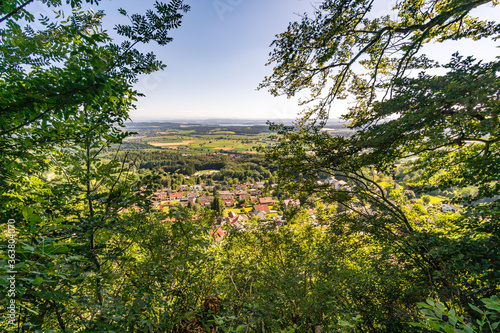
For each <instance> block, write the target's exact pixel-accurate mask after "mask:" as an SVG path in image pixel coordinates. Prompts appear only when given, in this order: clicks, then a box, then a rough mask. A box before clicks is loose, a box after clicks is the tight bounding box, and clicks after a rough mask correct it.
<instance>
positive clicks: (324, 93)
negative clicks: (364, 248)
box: [261, 0, 500, 305]
mask: <svg viewBox="0 0 500 333" xmlns="http://www.w3.org/2000/svg"><path fill="white" fill-rule="evenodd" d="M496 4H498V2H497V1H461V0H452V1H439V0H437V1H413V0H407V1H398V2H397V4H396V6H395V7H394V12H395V14H396V15H395V17H396V19H391V18H390V17H389V16H385V17H379V18H374V19H368V18H367V16H368V15H369V14H370V11H371V9H372V6H373V1H364V0H358V1H354V0H353V1H348V0H347V1H342V0H332V1H324V2H323V3H322V4H321V5H320V6H319V8H318V9H317V10H316V11H315V16H314V17H313V18H309V17H307V16H305V17H304V18H303V19H302V21H301V22H295V23H292V24H290V25H289V27H288V30H287V31H286V32H284V33H282V34H280V35H279V36H278V39H277V40H276V41H275V42H274V43H273V45H274V46H275V49H274V51H273V52H272V54H271V59H270V63H272V64H275V68H274V72H273V74H272V75H271V76H270V77H268V78H266V80H265V81H264V83H263V84H262V85H261V88H262V87H269V88H270V90H271V93H273V94H275V95H279V94H285V95H288V96H293V95H294V94H296V93H298V92H299V91H301V90H303V89H307V90H308V91H310V92H311V99H309V100H306V101H304V104H307V103H308V102H313V101H315V102H316V101H319V102H318V103H317V104H316V105H313V106H311V107H309V108H307V109H305V111H304V113H303V117H302V118H300V119H299V120H300V121H299V122H298V123H299V124H302V125H307V126H302V127H301V126H297V127H285V126H282V125H273V126H272V129H274V130H275V131H277V132H278V134H281V138H280V142H279V144H278V145H277V146H276V147H274V148H272V149H271V150H270V152H269V153H268V160H269V161H270V162H271V161H276V162H277V163H278V164H279V165H280V166H281V168H280V170H279V172H280V180H281V181H282V183H283V184H284V186H285V187H287V188H288V190H289V191H296V192H297V191H299V192H306V193H315V194H317V195H318V196H320V197H322V198H323V200H324V201H327V202H332V203H338V204H339V208H342V207H344V208H345V210H344V209H343V210H344V212H343V213H342V214H339V215H338V216H337V217H336V218H335V219H334V220H333V221H331V229H332V230H333V231H334V232H335V233H345V232H355V233H363V234H366V235H370V237H372V238H373V239H376V240H378V242H380V244H383V245H384V246H386V247H387V248H388V249H390V251H391V252H392V254H393V255H395V256H396V257H398V258H399V259H400V260H402V261H403V262H405V265H410V266H411V267H412V269H415V274H417V275H419V276H420V278H421V279H422V280H421V281H422V282H423V283H424V285H425V284H426V285H427V287H428V288H429V289H428V291H430V290H434V292H437V293H438V294H439V295H440V297H442V299H443V300H446V301H447V302H458V303H460V304H462V305H466V304H467V302H469V301H470V300H474V301H477V297H478V296H481V295H483V296H491V295H493V294H495V293H496V292H497V289H496V287H495V286H498V283H499V277H500V276H499V275H498V274H497V272H498V265H499V262H498V258H499V256H498V251H497V250H496V249H497V248H499V246H498V245H499V244H500V238H499V234H498V226H497V223H496V221H498V220H499V218H500V215H499V209H498V204H499V203H498V190H499V189H498V180H499V171H500V170H499V169H498V162H499V161H498V152H499V150H498V149H499V146H498V134H499V132H498V131H499V121H498V119H499V115H498V110H499V109H498V102H499V85H498V83H499V78H498V68H499V67H498V66H499V64H498V62H492V63H480V62H477V61H474V59H472V58H463V57H461V56H459V55H454V56H453V58H452V59H451V61H450V63H449V64H447V65H445V66H442V67H441V68H442V69H444V71H445V72H446V74H444V75H441V76H434V75H429V74H426V73H425V72H422V74H420V75H419V76H418V77H411V76H409V75H408V73H409V69H421V70H427V69H429V68H431V67H436V66H438V65H437V64H436V63H435V62H433V61H431V60H430V59H428V58H427V57H426V56H425V55H423V54H421V53H420V51H421V48H422V46H423V45H424V44H425V43H429V42H432V41H438V42H441V41H446V40H456V39H462V38H471V39H481V38H494V37H497V36H498V34H499V31H500V25H499V24H497V23H496V22H488V21H484V20H480V19H479V18H474V17H471V16H470V15H469V13H470V12H471V10H473V9H474V8H477V7H479V6H485V5H496ZM348 93H351V94H354V96H355V98H356V103H355V105H354V106H353V107H351V108H350V110H349V112H348V113H347V114H345V115H344V116H343V118H344V119H345V120H346V121H347V122H348V126H349V127H350V129H351V130H352V131H353V133H354V134H353V135H352V136H350V137H335V136H331V135H329V134H327V133H326V132H324V131H322V130H321V127H322V126H323V125H324V123H325V121H326V120H327V119H328V114H329V110H330V108H331V107H332V106H333V105H334V100H335V99H338V98H345V97H346V96H347V94H348ZM318 120H319V125H318V126H316V125H315V124H318V122H317V121H318ZM308 121H310V122H308ZM400 162H407V163H409V164H410V167H411V168H412V169H411V170H414V171H420V172H421V177H419V178H418V179H417V180H416V181H415V182H414V183H413V184H406V185H407V186H411V185H413V186H416V188H415V189H416V190H417V193H418V191H420V192H422V191H427V190H431V189H449V188H451V187H455V188H465V187H467V186H475V187H477V188H478V191H477V194H474V195H469V196H461V197H456V198H455V199H454V203H455V204H460V205H463V206H464V207H463V209H462V211H461V213H460V214H458V215H453V216H452V217H450V216H448V215H446V214H435V215H434V216H432V217H430V216H427V215H426V214H425V212H424V210H423V209H422V207H420V206H418V204H415V203H413V204H412V203H411V202H410V201H409V200H407V198H405V197H404V195H403V193H402V192H401V191H400V190H393V191H391V192H389V191H388V189H387V188H384V186H382V185H381V184H379V183H377V181H376V179H377V178H376V173H377V172H386V173H388V172H390V171H391V170H393V169H394V168H395V167H396V163H400ZM325 173H326V174H329V175H333V176H339V177H343V178H344V179H346V180H347V184H345V185H344V186H342V187H340V188H337V189H336V190H335V189H334V188H333V187H332V186H330V185H328V184H318V182H317V181H318V176H319V175H321V174H325ZM472 263H475V264H472ZM408 267H409V266H407V267H406V268H405V269H408ZM427 287H426V288H427Z"/></svg>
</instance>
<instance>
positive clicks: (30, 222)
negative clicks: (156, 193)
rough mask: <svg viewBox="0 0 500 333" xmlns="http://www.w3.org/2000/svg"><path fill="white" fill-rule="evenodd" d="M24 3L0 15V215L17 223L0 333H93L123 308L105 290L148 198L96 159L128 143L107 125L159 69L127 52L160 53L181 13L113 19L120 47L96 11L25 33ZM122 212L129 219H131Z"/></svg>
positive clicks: (118, 170) (125, 256)
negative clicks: (8, 315)
mask: <svg viewBox="0 0 500 333" xmlns="http://www.w3.org/2000/svg"><path fill="white" fill-rule="evenodd" d="M31 2H32V1H26V2H22V3H21V2H19V1H7V2H3V3H2V5H1V6H0V10H1V14H2V15H3V16H2V17H1V18H0V22H2V23H3V25H4V26H3V27H1V29H0V34H1V35H2V44H1V45H0V53H1V55H2V56H1V57H0V63H1V68H2V72H1V73H0V87H1V93H0V110H1V113H0V157H1V158H0V174H1V176H2V177H1V181H0V182H1V183H0V188H1V195H2V200H1V204H0V216H1V218H2V221H7V219H15V220H16V221H17V223H16V230H17V234H16V241H17V244H18V246H17V253H16V258H15V260H16V265H15V267H16V270H17V272H18V275H17V280H16V281H17V284H16V305H17V306H18V311H17V312H16V323H17V324H16V325H15V326H12V325H7V323H4V322H2V325H4V326H2V329H5V330H13V331H18V332H21V331H26V330H29V331H33V330H40V331H41V330H43V331H45V330H60V331H63V332H66V331H82V332H83V331H86V332H92V331H93V332H96V331H105V330H107V329H108V328H109V327H110V326H109V325H110V323H111V322H113V321H114V322H116V321H120V320H122V319H121V318H122V317H120V315H119V313H120V306H131V305H132V303H127V302H123V299H122V297H121V294H120V292H121V289H120V286H119V285H117V282H119V281H121V282H123V281H124V279H125V278H126V274H125V273H123V271H122V272H121V273H122V274H121V275H120V274H116V272H117V268H118V267H121V266H123V265H124V264H125V263H126V262H127V261H128V260H131V259H130V256H131V255H132V253H131V252H130V248H131V247H132V248H133V243H134V242H133V237H132V236H131V234H130V233H131V232H132V231H133V230H134V229H137V227H136V225H135V224H136V223H140V221H146V220H147V219H148V218H151V216H150V214H149V202H150V196H149V194H150V192H149V190H148V189H146V188H145V187H142V188H141V186H140V184H137V183H135V182H134V179H132V178H131V177H130V175H129V173H128V172H127V168H128V166H127V165H125V164H122V163H121V162H120V161H119V160H118V158H117V155H115V156H108V157H107V159H102V153H103V152H109V150H110V149H114V148H112V145H116V144H120V143H121V142H122V140H123V139H124V138H125V137H126V136H127V135H128V134H129V133H127V132H124V131H123V130H122V129H119V128H117V127H120V126H122V127H123V122H124V121H125V120H127V119H129V116H128V111H129V110H130V109H131V108H133V107H134V102H135V101H136V99H137V97H139V96H141V94H139V93H138V92H137V91H135V90H134V89H132V84H133V83H134V82H136V80H137V76H138V75H139V74H143V73H144V74H149V73H152V72H154V71H157V70H161V69H163V68H164V67H165V65H163V64H162V63H161V62H160V61H158V60H157V59H156V57H155V55H154V54H152V53H148V54H143V53H141V52H139V51H138V50H137V49H135V47H136V45H137V44H139V43H148V42H150V41H155V42H157V43H158V44H160V45H164V44H167V43H169V42H170V41H171V40H172V39H171V38H170V37H169V35H168V32H169V30H171V29H174V28H177V27H178V26H179V25H180V23H181V18H182V13H183V12H186V11H187V10H189V7H188V6H187V5H184V4H183V2H182V1H181V0H173V1H171V2H170V3H168V4H164V3H159V2H157V3H156V4H155V10H148V11H147V12H146V15H139V14H133V15H131V16H129V17H128V14H127V13H126V12H125V11H124V10H120V12H121V13H122V14H123V15H124V16H127V17H128V18H129V19H130V21H131V25H117V26H116V31H117V33H118V34H119V35H121V36H123V37H124V39H125V41H124V42H123V43H121V44H119V45H118V44H113V43H112V40H111V38H110V37H109V36H108V34H107V33H106V32H105V31H104V30H102V28H101V21H102V19H103V17H104V13H103V12H102V11H98V12H93V11H91V10H89V11H82V10H80V9H78V7H79V6H80V5H81V4H82V1H67V4H68V5H69V7H71V9H72V11H71V13H70V14H69V15H68V16H67V17H66V16H65V14H64V13H63V12H62V11H61V12H59V15H58V17H57V18H56V20H54V21H50V20H49V19H48V18H46V17H42V18H41V19H40V20H39V24H40V26H41V27H42V28H41V29H39V30H35V29H34V28H33V27H31V26H30V25H29V24H30V22H33V20H34V18H33V15H31V14H30V12H29V9H30V8H29V6H28V5H29V4H30V3H31ZM87 2H88V3H91V4H97V3H98V1H93V0H89V1H87ZM44 3H46V4H47V5H50V6H55V7H58V6H61V2H60V1H44ZM23 20H24V21H23ZM23 22H24V23H23ZM21 24H27V25H26V27H24V28H21ZM48 172H55V173H56V176H57V177H56V179H55V180H52V181H50V180H48V179H47V177H45V175H46V174H47V173H48ZM127 209H128V210H130V209H133V210H138V211H139V212H138V213H137V214H135V216H134V217H133V219H131V218H130V214H128V213H124V212H125V211H126V210H127ZM2 238H3V237H2ZM20 244H23V246H21V245H20ZM2 259H3V260H4V259H6V257H5V256H4V254H3V253H2ZM5 269H6V266H4V265H2V273H4V270H5ZM118 271H119V270H118ZM128 273H130V272H128ZM4 278H5V275H4V274H2V284H6V283H7V281H6V280H5V279H4ZM6 301H8V299H7V298H2V302H4V304H6V303H5V302H6ZM136 319H137V320H143V319H144V318H136ZM5 325H7V326H5ZM118 327H121V328H119V329H118V330H123V329H124V327H123V326H118ZM140 330H142V329H140Z"/></svg>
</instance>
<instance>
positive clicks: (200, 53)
mask: <svg viewBox="0 0 500 333" xmlns="http://www.w3.org/2000/svg"><path fill="white" fill-rule="evenodd" d="M167 1H168V0H164V2H167ZM154 2H155V1H154V0H140V1H139V0H127V1H117V0H102V1H101V3H100V5H99V6H98V7H96V8H95V9H103V10H104V11H105V13H106V15H107V16H106V17H105V19H104V27H105V28H106V29H108V30H112V28H113V26H114V25H115V24H116V23H127V21H126V18H125V17H123V16H121V15H119V14H118V8H119V7H122V8H124V9H126V10H127V11H128V12H129V14H131V13H141V14H143V13H145V11H146V9H148V8H153V4H154ZM185 2H186V3H187V4H189V5H190V6H191V11H190V12H188V13H187V14H185V16H184V20H183V23H182V26H181V27H180V28H179V29H177V30H174V31H172V33H171V36H172V37H174V41H173V42H172V43H170V44H168V45H166V46H163V47H160V46H158V45H155V44H148V45H144V46H142V47H141V50H142V51H143V52H148V51H153V52H154V53H156V55H157V56H158V58H159V59H161V60H162V61H163V62H164V63H165V64H166V65H167V68H166V69H165V70H164V71H162V72H157V73H154V74H152V75H149V76H143V77H141V78H140V80H139V82H138V84H137V85H136V89H137V90H139V91H140V92H142V93H144V94H145V95H146V97H144V98H142V99H140V100H139V101H138V103H137V110H134V111H132V112H131V117H132V119H133V120H135V121H140V120H153V119H154V120H167V119H180V118H182V119H186V118H188V119H189V118H190V119H207V118H245V119H250V118H258V119H292V118H295V117H296V116H297V114H298V113H299V112H300V110H301V109H302V107H301V106H298V105H297V101H298V99H287V98H286V97H273V96H271V95H270V94H269V93H268V92H267V91H266V90H261V91H256V88H257V86H258V85H259V83H260V82H261V81H262V80H263V78H264V76H266V75H269V74H271V72H272V68H271V67H269V66H265V63H266V62H267V60H268V56H269V52H270V51H271V48H270V44H271V42H272V41H273V40H274V39H275V35H276V34H278V33H280V32H283V31H284V30H286V28H287V26H288V23H289V22H290V21H295V20H299V19H300V17H299V16H298V15H297V14H302V13H304V12H311V11H312V6H313V4H318V3H319V1H318V0H185ZM394 2H395V1H394V0H379V1H375V5H374V8H373V10H372V12H371V13H370V15H369V16H370V17H379V16H382V15H386V14H389V12H390V9H391V8H392V7H393V5H394ZM33 6H36V3H35V4H33ZM46 14H47V13H46ZM473 14H474V15H477V16H479V17H480V18H483V19H491V20H495V19H497V18H498V17H500V6H496V7H495V8H491V6H490V5H486V6H481V7H480V8H479V9H476V10H475V11H474V12H473ZM110 33H111V35H113V33H112V32H111V31H110ZM498 44H499V43H498V42H496V43H494V42H491V41H490V42H487V41H480V42H472V41H463V40H462V41H458V42H447V43H444V44H435V45H430V46H428V47H426V49H425V52H426V53H427V54H428V55H429V56H430V57H431V58H434V59H437V60H439V61H440V62H442V63H446V62H448V61H449V59H450V56H451V54H453V53H454V52H456V51H460V53H461V54H463V55H474V56H476V57H477V58H479V59H485V60H489V61H491V60H493V59H494V58H495V57H497V56H498V55H499V52H498V51H499V49H498V47H497V46H498ZM305 96H306V95H305V92H304V94H303V95H302V97H305ZM297 97H301V95H299V96H297ZM346 110H347V104H346V103H345V102H343V101H341V102H339V103H337V104H336V105H335V107H334V108H333V109H332V112H331V114H330V116H331V117H335V118H336V117H339V116H340V115H341V114H343V113H345V111H346Z"/></svg>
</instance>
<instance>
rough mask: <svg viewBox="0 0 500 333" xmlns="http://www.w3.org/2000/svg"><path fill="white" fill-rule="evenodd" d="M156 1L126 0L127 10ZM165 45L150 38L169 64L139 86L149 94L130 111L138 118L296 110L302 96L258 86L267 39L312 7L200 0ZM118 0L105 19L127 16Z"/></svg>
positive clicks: (296, 0) (298, 1) (275, 1)
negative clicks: (120, 12)
mask: <svg viewBox="0 0 500 333" xmlns="http://www.w3.org/2000/svg"><path fill="white" fill-rule="evenodd" d="M153 3H154V1H150V0H144V1H127V2H125V1H123V2H121V3H120V6H122V7H123V8H124V9H126V10H127V11H128V12H129V13H133V12H138V13H143V12H144V10H145V8H152V5H153ZM187 3H188V4H190V5H191V11H190V12H188V13H187V14H186V15H185V17H184V20H183V23H182V26H181V27H180V28H179V29H178V30H175V31H173V32H172V34H171V35H172V37H174V41H173V42H172V43H170V44H168V45H167V46H165V47H157V46H156V45H152V44H150V45H147V46H146V47H143V48H142V49H143V50H144V51H146V50H153V51H154V52H155V53H156V54H157V56H158V57H159V58H160V59H161V60H162V61H164V63H165V64H167V68H166V70H165V71H163V72H158V73H155V74H153V75H149V76H144V77H142V78H141V79H140V80H139V83H138V84H137V86H136V88H137V89H138V90H140V91H141V92H143V93H145V94H146V96H147V97H146V98H142V99H141V100H140V101H139V102H138V103H137V106H138V109H137V110H136V111H132V113H131V115H132V118H133V119H134V120H142V119H172V118H194V119H200V118H201V119H205V118H220V117H224V118H266V119H268V118H273V119H285V118H294V117H295V116H296V114H297V113H298V112H299V111H300V107H299V106H298V105H297V100H293V99H290V100H288V99H287V98H286V97H279V98H275V97H272V96H271V95H270V94H269V93H268V92H267V91H265V90H261V91H256V88H257V86H258V84H259V83H260V82H261V81H262V79H263V78H264V76H265V75H268V74H270V73H271V67H266V66H265V63H266V62H267V59H268V55H269V52H270V51H271V49H270V48H269V45H270V44H271V42H272V41H273V39H274V37H275V35H276V34H278V33H280V32H282V31H284V30H285V29H286V27H287V26H288V22H290V21H292V20H296V19H298V18H299V17H298V16H297V15H296V14H295V13H304V12H306V11H310V10H311V8H312V7H311V2H310V1H304V0H271V1H269V0H268V1H264V0H196V1H187ZM116 4H117V2H116V1H109V0H108V1H106V0H105V1H103V2H102V3H101V5H100V6H99V7H102V8H103V9H105V11H106V13H108V14H107V16H108V17H107V18H106V19H105V20H108V21H115V22H116V19H121V18H120V17H119V16H118V15H115V14H113V13H114V12H116Z"/></svg>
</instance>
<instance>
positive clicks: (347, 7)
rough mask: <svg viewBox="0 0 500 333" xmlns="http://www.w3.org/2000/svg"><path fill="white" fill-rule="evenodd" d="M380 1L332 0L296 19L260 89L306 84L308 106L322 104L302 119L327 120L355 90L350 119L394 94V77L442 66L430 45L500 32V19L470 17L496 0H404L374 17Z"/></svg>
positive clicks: (282, 91)
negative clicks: (431, 56)
mask: <svg viewBox="0 0 500 333" xmlns="http://www.w3.org/2000/svg"><path fill="white" fill-rule="evenodd" d="M374 3H375V1H374V0H326V1H323V2H322V3H321V5H319V6H318V8H317V9H316V10H315V11H314V14H313V16H312V17H310V16H309V15H304V16H303V18H302V20H301V21H300V22H293V23H290V25H289V26H288V29H287V31H285V32H283V33H281V34H279V35H278V39H276V40H275V41H274V42H273V43H272V45H273V46H274V50H273V51H272V53H271V58H270V60H269V63H268V65H274V70H273V74H272V75H271V76H269V77H266V78H265V80H264V82H263V83H262V84H261V85H260V88H269V90H270V92H271V93H272V94H273V95H286V96H288V97H290V96H294V95H295V94H297V93H298V92H300V91H302V90H307V91H308V92H309V93H310V98H306V99H304V100H303V101H302V104H303V105H311V103H316V104H312V106H310V107H307V108H306V109H305V110H304V112H303V118H302V121H306V120H308V119H311V120H315V119H316V120H317V119H320V120H323V121H324V120H326V119H328V114H329V111H330V109H331V107H332V106H333V105H334V101H335V100H336V99H343V98H346V97H347V96H348V94H349V93H351V94H355V96H356V101H357V103H356V106H355V107H353V108H352V110H351V113H349V114H348V115H346V119H350V117H356V116H358V115H359V116H362V115H363V114H364V112H365V111H366V108H367V107H369V106H370V103H371V102H372V101H374V100H376V99H377V98H378V97H379V96H383V99H384V98H387V97H389V96H390V92H391V89H392V87H393V83H394V80H395V79H397V78H401V77H404V75H405V73H407V72H408V71H409V70H411V69H427V68H430V67H433V66H435V62H434V61H431V60H430V59H429V58H428V57H426V56H425V54H422V53H421V49H422V47H423V46H424V45H425V44H428V43H432V42H444V41H448V40H458V39H466V38H467V39H474V40H477V39H481V38H492V37H495V36H498V34H499V33H500V24H498V23H496V22H494V21H487V20H481V19H480V18H477V17H473V16H472V15H470V12H471V11H472V10H474V9H475V8H478V7H485V6H488V5H489V6H495V5H497V4H498V1H496V0H475V1H470V0H426V1H418V0H399V1H397V2H396V5H395V6H394V8H393V11H392V13H393V14H394V15H391V16H389V15H386V16H382V17H375V18H369V17H370V14H371V11H372V8H373V6H374Z"/></svg>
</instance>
